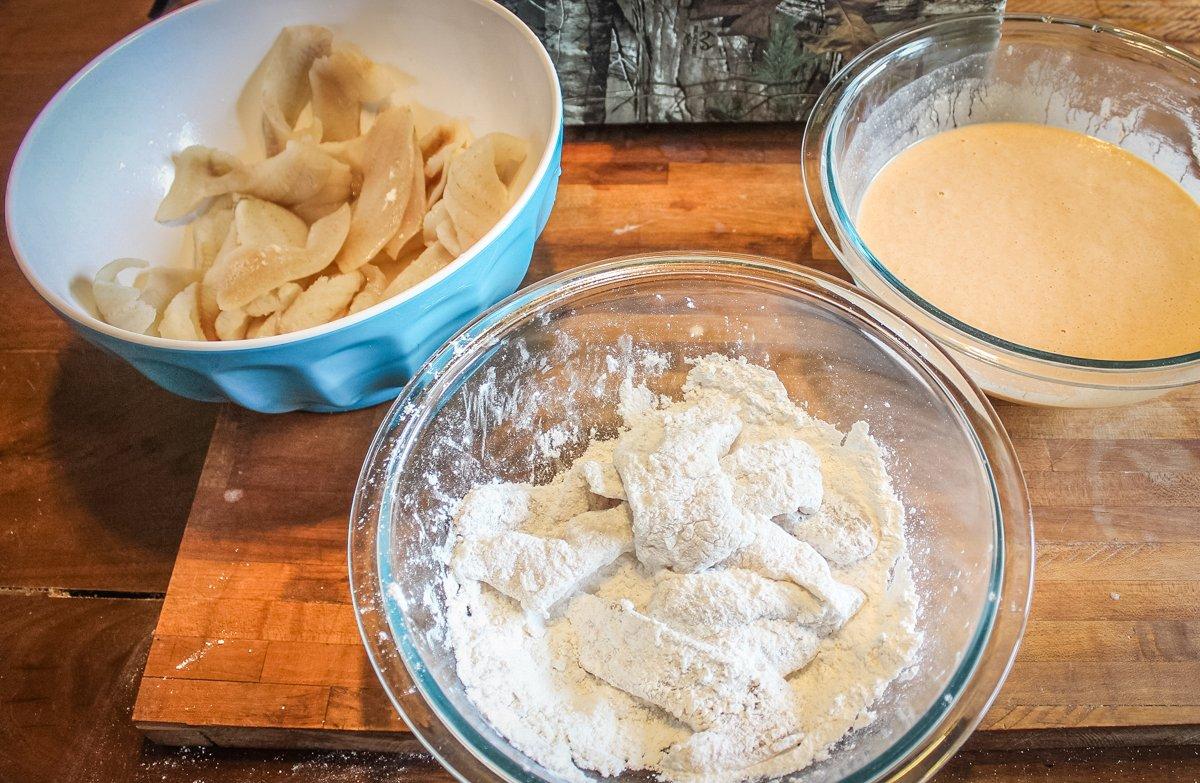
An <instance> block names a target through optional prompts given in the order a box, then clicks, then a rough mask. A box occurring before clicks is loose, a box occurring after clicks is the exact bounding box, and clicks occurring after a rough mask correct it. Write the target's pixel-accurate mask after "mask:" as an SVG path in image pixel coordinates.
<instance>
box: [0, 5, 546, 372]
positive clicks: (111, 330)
mask: <svg viewBox="0 0 1200 783" xmlns="http://www.w3.org/2000/svg"><path fill="white" fill-rule="evenodd" d="M462 2H467V3H471V4H473V5H475V6H476V7H477V8H479V9H481V10H483V11H484V12H485V13H486V12H490V13H492V14H494V15H495V16H496V17H497V19H499V20H503V22H505V23H507V24H508V25H509V26H511V27H514V28H516V30H517V32H518V33H519V34H520V35H521V36H522V37H523V38H524V39H525V41H526V42H527V43H528V44H529V45H530V47H531V48H532V49H533V50H534V52H535V54H536V55H537V57H538V59H539V62H540V63H541V65H542V70H543V73H544V75H545V76H546V77H547V79H548V81H547V82H546V83H545V84H544V85H543V86H547V87H549V88H550V93H551V98H552V100H551V118H550V119H551V122H550V129H549V133H548V134H547V136H546V143H545V145H544V146H543V148H542V152H541V157H540V158H539V160H538V163H537V166H536V167H535V168H534V170H533V173H532V174H531V175H530V178H529V182H527V183H526V185H525V187H524V188H523V189H522V191H521V193H520V195H519V196H518V197H517V198H516V199H515V200H514V201H513V203H512V205H511V206H510V207H509V208H508V210H507V211H506V212H505V213H504V215H503V216H502V217H501V218H500V220H499V221H497V223H496V224H495V225H494V226H492V228H491V230H489V231H488V232H487V233H486V234H484V235H483V236H482V237H481V238H480V239H479V240H478V241H477V242H475V244H473V245H472V246H471V247H469V248H468V249H467V250H466V251H464V252H463V253H462V254H460V255H459V256H458V257H457V258H455V259H454V260H453V261H451V262H450V263H449V264H447V265H446V266H444V267H443V268H441V269H439V270H438V271H437V272H435V273H434V274H432V275H430V276H429V277H427V278H425V279H424V280H422V281H421V282H419V283H417V284H416V285H414V286H412V287H411V288H409V289H407V290H406V291H403V292H401V293H399V294H397V295H396V296H393V297H391V298H390V299H385V300H384V301H382V302H378V303H376V304H374V305H372V306H371V307H367V308H364V309H362V310H360V311H358V312H357V313H351V314H349V315H345V316H343V317H341V318H337V319H335V320H333V321H330V322H329V323H325V324H320V325H318V326H313V327H309V328H307V329H301V330H299V331H296V332H289V333H288V334H282V335H275V336H272V337H251V338H244V339H241V340H229V341H225V340H174V339H169V338H166V337H156V336H152V335H146V334H137V333H136V332H130V331H128V330H125V329H121V328H118V327H116V326H112V325H111V324H109V323H107V322H105V321H102V320H101V319H99V318H97V317H96V316H94V315H92V314H91V313H89V312H87V311H86V310H84V309H83V308H82V307H80V306H79V305H78V304H76V303H73V302H72V301H70V299H69V298H68V297H63V296H60V295H59V294H57V293H55V292H54V291H52V290H50V288H49V287H48V286H46V285H45V284H44V283H42V281H41V279H40V277H39V275H38V274H37V272H36V270H35V268H34V266H33V265H31V264H30V263H29V261H28V260H27V258H26V254H25V251H24V248H23V246H22V242H21V237H20V233H19V232H17V231H16V230H14V229H15V226H14V221H13V214H12V204H13V202H14V196H19V195H20V194H19V191H18V189H19V183H20V181H21V180H22V179H24V177H25V176H28V175H26V174H25V168H26V166H28V165H29V159H30V156H31V152H30V147H31V146H32V144H33V140H34V138H35V136H36V135H38V134H39V133H40V131H41V130H42V127H43V126H44V125H47V124H49V122H50V115H51V113H52V112H53V111H54V110H55V109H56V108H57V107H58V106H59V105H60V104H61V103H62V102H64V101H65V100H66V97H67V95H68V94H69V93H71V92H73V91H74V90H75V89H77V88H78V86H79V84H80V83H82V82H83V80H84V79H86V78H87V77H88V76H89V75H90V74H91V72H92V71H93V70H95V69H96V68H97V67H98V66H99V65H100V64H101V63H102V62H104V61H105V60H107V59H108V58H109V57H110V56H112V55H114V54H116V53H117V52H119V51H120V50H121V49H124V48H125V47H126V46H129V45H130V44H132V43H134V42H135V41H138V40H140V39H141V38H142V37H144V36H146V35H152V34H153V33H154V32H155V31H157V30H158V29H159V28H160V27H165V26H167V25H171V24H183V23H184V21H186V19H187V17H188V16H189V15H190V14H194V13H197V12H198V11H200V10H203V9H206V8H208V7H210V6H217V5H222V4H228V5H236V2H235V0H197V1H196V2H194V3H190V4H188V5H185V6H183V7H181V8H177V9H175V10H173V11H171V12H169V13H167V14H164V15H163V16H161V17H159V18H158V19H155V20H153V21H152V22H150V23H148V24H145V25H142V26H141V27H139V28H138V29H137V30H134V31H133V32H131V33H129V34H128V35H126V36H125V37H123V38H121V39H120V40H119V41H117V42H116V43H114V44H112V45H111V46H109V47H108V48H106V49H105V50H104V51H102V52H101V53H100V54H98V55H96V56H95V57H93V58H92V59H91V60H89V61H88V63H87V65H85V66H83V68H81V69H79V71H77V72H76V73H75V75H73V76H72V77H71V78H70V79H69V80H67V82H66V83H64V84H63V85H62V86H61V87H59V88H58V90H56V91H55V93H54V96H53V97H52V98H51V99H50V100H49V101H48V102H47V103H46V105H45V106H43V107H42V109H41V110H40V111H39V112H38V114H37V117H35V118H34V120H33V123H31V124H30V126H29V129H28V130H27V131H26V132H25V135H24V137H23V138H22V139H21V144H20V146H18V147H17V153H16V155H15V156H14V157H13V163H12V167H11V169H10V170H9V175H8V182H7V184H6V186H5V201H4V205H5V206H4V223H5V229H6V231H7V232H8V242H9V245H10V246H11V247H12V251H13V257H14V258H15V259H16V262H17V266H18V268H20V270H21V273H22V274H23V275H24V276H25V279H26V280H28V281H29V284H30V285H32V286H33V288H34V290H35V291H36V292H37V293H38V295H39V296H41V297H42V299H43V300H45V301H46V303H47V304H49V305H50V306H51V307H53V308H54V309H55V310H56V311H58V313H59V314H60V315H61V316H63V317H65V318H67V319H69V320H71V321H73V322H75V323H76V324H78V325H80V326H82V327H84V328H86V329H89V330H91V331H93V332H99V333H101V334H104V335H106V336H108V337H112V338H114V339H116V340H119V341H121V342H126V343H133V344H135V345H141V346H145V347H148V348H161V349H167V350H173V351H182V352H187V353H212V352H218V353H223V352H234V351H247V350H257V349H262V348H274V347H278V346H283V345H291V344H293V343H302V342H305V341H308V340H312V339H315V338H318V337H323V336H326V335H329V334H332V333H334V332H338V331H341V330H343V329H349V328H351V327H353V326H355V325H356V324H358V323H361V322H362V321H365V320H368V319H369V318H372V317H374V316H376V315H379V314H382V313H384V312H387V311H388V310H391V309H393V308H398V307H400V306H402V305H404V304H405V303H407V302H408V301H410V300H411V299H414V298H416V297H417V296H419V295H420V294H422V293H424V292H425V291H427V290H428V289H430V288H432V287H434V286H436V285H437V284H438V283H440V282H441V281H442V280H444V279H446V278H447V277H449V276H450V275H452V274H454V273H455V272H456V271H458V270H459V269H461V268H462V267H464V266H466V265H467V264H469V263H471V262H472V261H473V260H474V259H475V258H476V257H478V256H479V254H480V253H481V252H483V250H484V249H486V248H487V247H488V246H490V245H491V244H492V242H494V241H495V240H496V239H497V238H498V237H499V236H500V235H501V234H502V233H503V232H504V231H506V230H508V228H509V226H511V225H512V224H513V222H515V220H516V219H517V216H518V215H519V214H521V213H522V212H524V211H525V209H526V208H527V207H528V206H529V204H530V202H531V201H532V199H533V196H534V194H535V193H537V192H538V190H539V189H540V188H541V187H542V185H543V184H544V183H545V182H546V181H547V178H548V177H553V176H555V175H556V172H552V171H550V166H551V164H552V163H553V162H554V159H555V158H556V156H557V153H558V149H559V147H560V146H561V144H562V132H563V102H562V85H561V84H560V83H559V79H558V72H557V71H556V70H555V68H554V63H553V61H552V60H551V59H550V54H549V53H548V52H547V51H546V47H545V46H544V45H543V44H542V42H541V41H540V40H539V39H538V38H537V36H536V35H535V34H534V33H533V31H532V30H530V29H529V27H528V25H526V24H525V23H524V22H522V21H521V20H520V19H519V18H518V17H517V16H516V14H514V13H513V12H512V11H509V10H508V9H507V8H505V7H504V6H503V5H501V4H500V3H497V2H493V1H492V0H462ZM148 217H149V216H148ZM150 219H152V218H150Z"/></svg>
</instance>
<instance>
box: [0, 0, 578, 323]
mask: <svg viewBox="0 0 1200 783" xmlns="http://www.w3.org/2000/svg"><path fill="white" fill-rule="evenodd" d="M293 24H322V25H326V26H328V27H331V28H332V29H333V30H334V32H335V34H336V35H337V37H338V39H339V40H346V41H349V42H351V43H354V44H355V45H357V46H359V47H360V48H361V49H362V50H363V51H365V52H366V53H367V54H368V55H369V56H371V57H372V58H374V59H376V60H377V61H379V62H382V63H385V64H388V65H391V66H394V67H395V68H397V69H399V70H400V71H401V72H403V73H404V74H405V75H406V76H408V77H411V78H412V82H411V85H410V86H409V87H408V90H409V94H411V96H412V98H413V99H414V100H416V101H417V102H419V103H421V104H422V105H424V106H427V107H429V108H432V109H435V110H437V111H440V112H443V113H445V114H448V115H452V116H460V117H463V118H464V119H466V120H467V121H468V122H469V124H470V126H471V129H472V131H473V132H474V133H476V134H477V135H481V134H483V133H487V132H490V131H495V130H502V131H506V132H508V133H512V134H515V135H517V136H521V137H524V138H527V139H529V141H530V143H531V147H530V150H531V154H530V157H529V159H528V160H527V161H526V165H525V171H524V175H525V176H526V177H528V176H529V175H530V174H531V173H532V172H533V170H534V169H535V168H536V167H537V166H538V164H539V163H540V162H541V161H542V159H543V158H545V157H546V156H548V155H549V153H550V151H551V150H552V146H553V144H554V142H555V139H554V138H552V134H554V133H555V132H556V115H557V113H558V106H557V84H556V83H555V82H554V80H553V76H552V74H551V73H550V72H549V70H548V67H547V65H546V60H545V59H544V53H543V52H541V51H540V44H538V43H537V41H536V39H535V38H534V37H533V34H532V33H531V32H530V31H529V30H528V29H527V28H525V27H524V26H523V25H522V24H521V23H520V22H519V21H517V20H516V19H515V17H512V16H511V15H510V14H508V13H507V12H506V11H504V10H503V9H501V8H500V7H499V6H498V5H496V4H494V3H492V2H490V0H339V2H337V3H331V2H328V1H327V0H256V1H255V2H253V3H247V2H237V0H207V1H206V2H201V3H198V4H196V5H195V6H192V7H189V8H186V9H184V10H183V11H181V12H178V13H175V14H171V15H169V16H168V17H166V18H164V19H163V20H160V21H159V22H158V23H156V24H154V25H151V26H149V27H147V28H145V29H143V30H142V31H140V32H139V33H136V34H135V35H133V36H131V37H130V38H128V39H126V40H125V41H123V42H121V43H120V44H118V45H117V46H115V47H113V49H112V50H110V51H109V52H107V53H105V54H104V55H102V56H101V57H100V58H98V59H97V61H95V62H93V63H92V64H91V65H90V66H89V67H88V68H86V69H85V70H84V71H83V72H81V73H80V74H79V75H78V76H77V77H76V78H75V79H74V80H73V81H72V82H71V83H70V84H69V85H68V86H67V87H66V88H64V90H63V91H62V92H61V93H60V94H59V95H58V96H57V98H56V99H55V100H54V101H53V102H52V103H51V104H50V105H49V106H48V107H47V109H46V110H45V111H44V112H43V113H42V115H41V116H40V117H39V118H38V120H37V122H36V123H35V125H34V127H33V128H32V129H31V131H30V134H29V135H28V136H27V138H26V141H25V143H24V145H23V147H22V150H21V152H20V155H19V157H18V160H17V162H16V164H15V165H14V167H13V173H12V176H11V181H10V190H9V194H8V195H9V198H8V202H7V204H8V213H9V214H8V220H9V236H10V240H11V241H12V243H13V246H14V248H15V249H16V251H17V255H18V260H19V261H20V262H21V263H22V264H23V266H24V267H25V269H26V274H28V275H29V276H30V277H31V278H33V279H34V283H35V286H37V287H38V288H39V291H40V292H41V293H42V295H43V296H46V297H47V298H48V299H50V301H51V302H52V303H53V304H55V305H56V306H57V307H58V308H59V309H60V310H64V311H65V312H67V313H68V314H69V315H71V316H72V317H75V318H77V319H78V320H81V321H83V322H84V323H87V324H89V325H92V326H99V323H98V322H97V321H96V320H95V319H94V318H92V316H91V315H90V313H88V311H87V307H88V305H87V304H86V297H87V288H88V286H87V285H86V284H85V285H82V286H81V285H80V284H81V283H86V281H88V280H90V279H91V276H92V274H93V273H94V272H95V271H96V270H97V269H98V268H99V267H101V266H102V265H103V264H105V263H107V262H108V261H110V260H112V259H114V258H121V257H126V256H133V257H136V258H144V259H146V260H147V261H150V262H151V263H168V262H170V261H171V260H172V259H174V258H176V257H177V255H178V253H179V250H180V247H181V242H182V238H183V232H182V231H181V229H180V228H179V227H177V226H162V225H159V224H157V223H156V222H155V221H154V212H155V209H156V208H157V206H158V202H159V201H160V200H161V199H162V197H163V195H164V194H165V193H166V191H167V188H168V187H169V186H170V183H171V179H172V177H173V173H174V169H173V166H172V164H171V154H172V153H173V152H176V151H178V150H181V149H183V148H184V147H186V146H188V145H190V144H205V145H208V146H215V147H219V148H222V149H227V150H231V151H241V150H244V149H246V147H247V141H246V137H245V134H244V133H243V130H242V128H241V126H240V124H239V121H238V112H237V99H238V96H239V94H240V93H241V91H242V88H243V86H244V85H245V83H246V81H247V79H248V78H249V77H250V75H251V73H252V72H253V71H254V68H255V66H256V65H257V64H258V62H259V61H260V60H261V58H262V56H263V55H264V54H265V53H266V51H267V49H268V48H269V47H270V45H271V43H272V41H273V40H274V39H275V36H276V35H277V34H278V33H279V30H280V29H281V28H282V27H284V26H287V25H293Z"/></svg>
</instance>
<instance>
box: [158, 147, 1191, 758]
mask: <svg viewBox="0 0 1200 783" xmlns="http://www.w3.org/2000/svg"><path fill="white" fill-rule="evenodd" d="M798 156H799V131H798V129H797V128H795V127H793V126H777V127H742V128H716V127H709V128H702V129H698V130H697V131H696V132H692V133H688V134H686V135H684V134H680V133H679V132H678V131H672V130H668V129H654V130H651V131H646V130H633V129H627V130H611V129H608V130H603V131H583V132H578V133H575V134H573V135H572V136H571V138H570V141H569V143H568V144H567V146H566V149H565V150H564V155H563V171H564V176H563V180H562V183H561V185H560V194H559V199H558V202H557V206H556V208H555V212H554V215H553V217H552V218H551V221H550V224H549V227H548V228H547V230H546V233H545V234H544V235H543V238H542V239H541V241H540V242H539V244H538V249H537V252H536V256H535V260H534V264H533V267H532V269H531V271H530V275H529V281H532V280H536V279H538V278H540V277H543V276H545V275H546V274H549V273H551V272H554V271H558V270H562V269H566V268H569V267H571V266H574V265H576V264H579V263H583V262H587V261H595V260H599V259H601V258H604V257H606V256H612V255H620V254H623V253H630V252H638V251H650V250H661V249H669V248H679V247H692V248H701V249H716V250H728V251H737V252H749V253H761V254H767V255H772V256H776V257H780V258H783V259H785V260H788V261H793V262H798V263H801V264H806V265H810V266H816V267H817V268H819V269H822V270H823V271H828V272H831V273H835V274H839V275H842V276H844V273H842V272H841V271H840V269H839V268H838V267H837V265H836V264H835V263H834V262H833V261H831V260H830V256H829V254H828V252H822V250H823V246H822V245H821V244H820V243H819V241H818V240H817V239H816V238H815V237H816V234H815V231H814V227H813V224H812V221H811V218H810V217H809V215H808V212H807V210H806V208H805V207H804V200H803V194H802V193H801V191H800V188H801V185H800V172H799V157H798ZM998 407H999V410H1000V413H1001V416H1002V418H1003V419H1004V421H1005V423H1006V425H1007V426H1008V428H1009V431H1010V433H1011V435H1012V437H1013V439H1014V443H1015V446H1016V448H1017V450H1018V453H1019V456H1020V458H1021V460H1022V464H1023V466H1024V468H1025V472H1026V479H1027V482H1028V485H1029V492H1030V496H1031V499H1032V502H1033V504H1034V507H1035V510H1034V513H1035V518H1036V520H1037V529H1038V545H1039V549H1038V557H1037V586H1036V591H1035V598H1034V608H1033V613H1032V618H1031V622H1030V625H1029V630H1028V634H1027V643H1026V645H1025V647H1024V648H1023V650H1022V652H1021V655H1020V658H1019V660H1018V662H1017V665H1016V667H1015V668H1014V670H1013V672H1012V675H1011V677H1010V679H1009V682H1008V683H1007V685H1006V686H1005V688H1004V689H1003V691H1002V692H1001V694H1000V696H999V698H998V699H997V701H996V704H995V705H994V707H993V709H992V710H991V711H990V712H989V713H988V714H987V716H986V717H985V719H984V722H983V724H982V726H981V731H980V732H979V733H978V734H977V735H976V737H975V739H974V740H973V741H974V742H975V743H976V745H977V746H980V747H1003V748H1012V747H1044V746H1086V745H1092V744H1096V743H1110V742H1117V743H1126V744H1134V743H1145V742H1151V741H1153V742H1178V743H1190V742H1200V690H1197V689H1187V688H1180V683H1181V682H1189V681H1200V609H1198V608H1197V607H1200V602H1197V600H1196V599H1197V598H1198V597H1200V575H1198V574H1197V573H1196V570H1195V563H1196V562H1197V561H1198V558H1200V527H1198V526H1197V525H1196V524H1195V522H1196V519H1197V517H1198V516H1200V389H1195V388H1193V389H1191V390H1185V391H1181V392H1177V393H1175V394H1172V395H1169V396H1167V397H1164V398H1161V399H1159V400H1155V401H1151V402H1147V403H1144V404H1142V405H1139V406H1134V407H1130V408H1124V409H1111V410H1098V411H1065V410H1048V409H1033V408H1025V407H1020V406H1015V405H1009V404H1000V405H999V406H998ZM381 415H382V409H376V410H374V411H366V412H360V413H355V414H347V415H341V416H336V417H326V416H312V415H309V416H289V417H273V418H265V417H261V416H256V415H253V414H249V413H246V412H244V411H239V410H233V409H223V411H222V414H221V417H220V419H219V421H218V424H217V427H216V431H215V433H214V436H213V440H212V444H211V446H210V450H209V455H208V462H207V463H206V465H205V468H204V473H203V477H202V479H201V482H200V488H199V490H198V492H197V495H196V501H195V505H194V506H193V509H192V514H191V517H190V519H189V522H188V527H187V531H186V533H185V535H184V539H183V543H182V545H181V547H180V551H179V555H178V558H177V560H176V566H175V572H174V574H173V576H172V579H171V585H170V588H169V589H168V592H167V597H166V601H165V603H164V607H163V613H162V616H161V619H160V621H159V625H158V629H157V631H156V633H155V640H154V644H153V646H152V647H151V653H150V659H149V662H148V664H147V668H146V676H145V679H144V680H143V683H142V687H141V691H140V693H139V697H138V702H137V707H136V710H135V713H134V720H135V722H136V723H137V724H138V725H139V726H141V727H143V728H144V729H145V730H146V731H147V732H148V733H149V734H150V735H151V736H153V737H155V738H156V739H159V740H161V741H168V742H169V741H188V742H193V741H198V740H199V739H200V738H203V740H204V741H207V742H211V743H214V744H229V745H247V744H248V745H255V746H259V745H275V744H283V745H285V746H313V745H316V746H318V747H329V746H331V745H338V744H340V743H347V746H348V747H360V748H361V747H369V748H381V749H387V748H391V747H395V746H396V744H397V743H401V744H402V743H403V742H404V741H405V739H406V735H404V734H401V733H400V732H401V731H402V725H401V724H400V723H399V722H398V721H397V720H396V719H395V717H394V715H393V714H392V712H391V710H389V709H388V707H387V704H386V702H385V700H384V698H383V696H382V694H381V692H380V691H379V689H378V688H377V687H376V684H375V681H374V675H373V673H372V672H371V670H370V668H369V666H368V665H367V663H366V660H365V655H364V654H363V653H362V652H361V651H360V650H359V639H358V633H357V629H356V627H355V623H354V616H353V611H352V608H351V606H350V599H349V593H348V588H347V581H346V573H345V532H346V524H347V519H346V515H347V511H348V508H349V500H350V496H351V492H352V489H353V484H354V479H355V477H356V476H357V474H358V470H359V467H360V463H361V459H362V455H363V454H364V452H365V449H366V446H367V444H368V443H369V441H370V438H371V435H372V433H373V431H374V428H375V426H376V424H377V422H378V420H379V418H380V416H381ZM388 732H392V733H390V734H389V733H388Z"/></svg>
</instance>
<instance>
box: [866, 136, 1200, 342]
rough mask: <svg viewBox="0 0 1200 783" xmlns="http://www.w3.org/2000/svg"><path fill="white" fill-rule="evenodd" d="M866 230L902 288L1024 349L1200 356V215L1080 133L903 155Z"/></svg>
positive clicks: (935, 143) (1157, 180) (936, 141)
mask: <svg viewBox="0 0 1200 783" xmlns="http://www.w3.org/2000/svg"><path fill="white" fill-rule="evenodd" d="M857 228H858V231H859V233H860V234H861V236H862V238H863V241H864V242H866V245H867V247H869V248H870V249H871V251H872V252H873V253H874V254H875V256H876V257H877V258H878V259H879V260H880V262H881V263H883V264H884V266H886V267H887V268H888V269H890V270H891V271H892V272H893V273H894V274H895V275H896V277H898V278H899V279H900V280H902V281H903V282H904V283H905V284H906V285H908V286H909V287H910V288H912V289H913V290H914V291H916V292H917V293H918V294H920V295H921V296H922V297H924V298H925V299H927V300H928V301H929V302H931V303H933V304H934V305H936V306H937V307H939V308H941V309H942V310H944V311H946V312H947V313H950V314H951V315H953V316H954V317H956V318H958V319H959V320H961V321H963V322H965V323H968V324H970V325H972V326H974V327H976V328H978V329H981V330H983V331H985V332H988V333H989V334H992V335H995V336H997V337H1000V338H1003V339H1005V340H1009V341H1011V342H1014V343H1018V344H1020V345H1024V346H1028V347H1032V348H1039V349H1041V350H1044V351H1051V352H1054V353H1059V354H1066V355H1069V356H1075V357H1084V358H1091V359H1124V360H1132V359H1159V358H1165V357H1171V356H1178V355H1180V354H1185V353H1190V352H1192V351H1197V350H1200V204H1197V202H1196V200H1195V199H1193V198H1192V197H1191V196H1189V195H1188V194H1187V192H1185V191H1184V190H1183V188H1182V187H1180V186H1179V184H1178V183H1176V182H1175V181H1173V180H1172V179H1170V178H1169V177H1167V176H1166V175H1165V174H1163V173H1162V172H1160V171H1159V170H1158V169H1156V168H1154V167H1153V166H1151V165H1150V164H1148V163H1146V162H1144V161H1142V160H1141V159H1140V158H1137V157H1135V156H1134V155H1133V154H1131V153H1128V152H1125V151H1124V150H1122V149H1121V148H1119V147H1116V146H1114V145H1112V144H1109V143H1107V142H1103V141H1100V140H1098V139H1094V138H1092V137H1090V136H1085V135H1083V134H1080V133H1075V132H1072V131H1067V130H1062V129H1060V128H1051V127H1047V126H1043V125H1032V124H1025V123H983V124H978V125H969V126H966V127H962V128H958V129H955V130H951V131H946V132H944V133H940V134H938V135H936V136H933V137H931V138H928V139H925V140H924V141H921V142H919V143H917V144H914V145H913V146H912V147H909V148H908V149H907V150H905V151H904V152H902V153H900V154H899V155H897V156H896V157H895V158H894V159H893V160H891V161H890V162H889V163H888V164H887V165H886V166H884V167H883V169H882V170H881V171H880V172H879V173H878V174H877V175H876V177H875V179H874V181H872V182H871V184H870V185H869V186H868V188H867V191H866V194H865V195H864V196H863V200H862V205H861V207H860V208H859V213H858V222H857Z"/></svg>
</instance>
